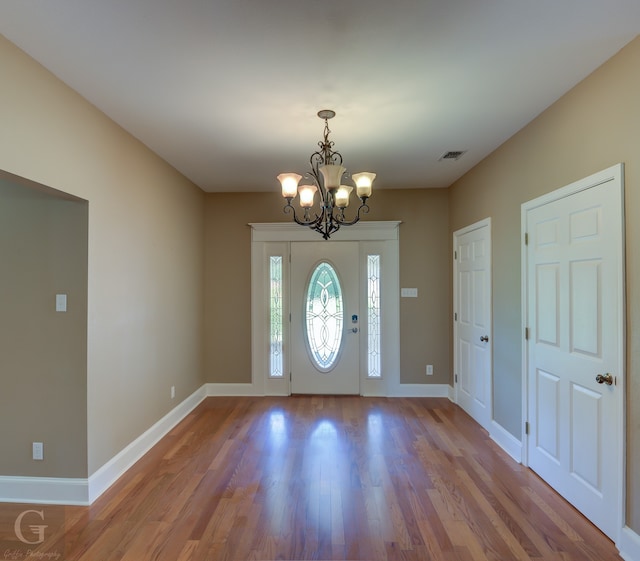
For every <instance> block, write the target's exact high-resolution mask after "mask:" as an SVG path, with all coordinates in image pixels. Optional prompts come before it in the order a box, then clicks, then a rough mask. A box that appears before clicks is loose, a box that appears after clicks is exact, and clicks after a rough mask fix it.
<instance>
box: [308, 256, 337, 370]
mask: <svg viewBox="0 0 640 561" xmlns="http://www.w3.org/2000/svg"><path fill="white" fill-rule="evenodd" d="M343 315H344V304H343V300H342V287H341V286H340V281H339V280H338V275H337V274H336V271H335V269H334V268H333V267H332V266H331V265H329V263H326V262H323V263H320V264H319V265H318V266H317V267H316V269H315V270H314V272H313V274H312V275H311V279H310V280H309V287H308V288H307V299H306V302H305V322H304V323H305V327H306V331H307V333H306V335H307V342H308V344H309V350H310V351H311V357H312V359H313V361H314V362H315V363H316V366H318V367H319V368H320V369H322V370H329V369H331V368H332V367H333V366H334V364H335V362H336V359H337V358H338V354H339V352H340V345H341V344H342V324H343V321H344V320H343Z"/></svg>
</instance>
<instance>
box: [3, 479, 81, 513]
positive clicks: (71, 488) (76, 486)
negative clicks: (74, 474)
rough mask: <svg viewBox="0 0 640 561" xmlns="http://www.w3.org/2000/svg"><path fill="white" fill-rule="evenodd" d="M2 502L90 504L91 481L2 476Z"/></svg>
mask: <svg viewBox="0 0 640 561" xmlns="http://www.w3.org/2000/svg"><path fill="white" fill-rule="evenodd" d="M0 502H2V503H28V504H34V503H37V504H63V505H81V506H86V505H88V504H89V481H88V479H86V478H85V479H81V478H77V479H76V478H62V477H14V476H2V477H0Z"/></svg>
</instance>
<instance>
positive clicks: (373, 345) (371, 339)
mask: <svg viewBox="0 0 640 561" xmlns="http://www.w3.org/2000/svg"><path fill="white" fill-rule="evenodd" d="M367 359H368V360H367V376H368V377H369V378H380V376H381V375H382V371H381V368H380V256H379V255H368V256H367Z"/></svg>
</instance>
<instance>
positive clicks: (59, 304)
mask: <svg viewBox="0 0 640 561" xmlns="http://www.w3.org/2000/svg"><path fill="white" fill-rule="evenodd" d="M66 311H67V295H66V294H56V312H66Z"/></svg>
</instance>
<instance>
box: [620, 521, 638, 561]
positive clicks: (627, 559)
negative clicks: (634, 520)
mask: <svg viewBox="0 0 640 561" xmlns="http://www.w3.org/2000/svg"><path fill="white" fill-rule="evenodd" d="M616 547H617V548H618V550H619V551H620V557H622V558H623V559H624V561H640V535H639V534H637V533H636V532H634V531H633V530H632V529H631V528H629V527H628V526H625V527H624V528H622V532H621V533H620V543H617V544H616Z"/></svg>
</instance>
